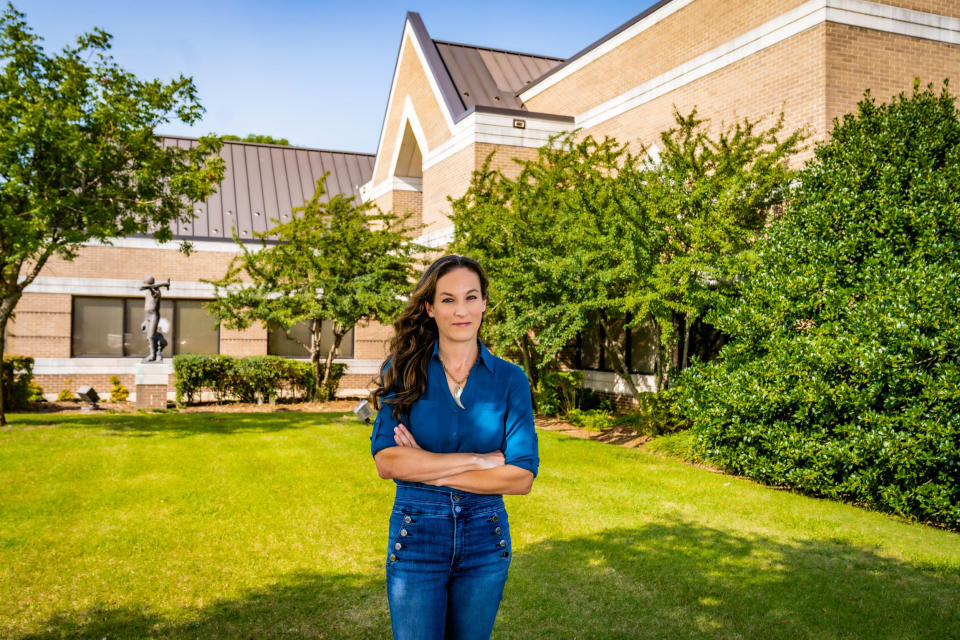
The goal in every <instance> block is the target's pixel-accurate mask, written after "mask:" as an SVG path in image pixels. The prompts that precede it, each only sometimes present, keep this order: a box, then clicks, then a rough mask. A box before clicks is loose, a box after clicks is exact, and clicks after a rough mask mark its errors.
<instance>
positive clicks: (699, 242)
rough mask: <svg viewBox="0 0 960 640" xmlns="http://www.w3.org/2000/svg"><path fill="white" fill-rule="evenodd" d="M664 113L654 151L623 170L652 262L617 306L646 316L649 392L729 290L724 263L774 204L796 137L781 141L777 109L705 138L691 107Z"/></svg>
mask: <svg viewBox="0 0 960 640" xmlns="http://www.w3.org/2000/svg"><path fill="white" fill-rule="evenodd" d="M674 119H675V121H676V123H677V126H675V127H673V128H671V129H669V130H667V131H664V132H663V133H661V134H660V144H661V145H662V147H663V149H662V150H660V151H659V153H658V157H657V158H656V159H654V158H653V157H649V156H648V158H649V161H648V163H647V165H646V168H645V170H643V171H640V172H631V173H625V174H624V179H625V180H627V181H628V182H630V183H632V185H633V190H634V191H636V193H637V194H639V198H640V199H641V200H642V204H641V206H642V207H643V208H644V209H646V210H647V211H648V212H649V218H648V220H649V222H648V224H650V225H651V228H650V229H649V233H648V235H647V240H648V242H649V246H650V256H651V258H652V263H651V269H650V270H649V272H648V276H649V277H648V278H647V279H646V280H643V281H638V282H637V283H636V286H634V287H633V289H632V291H631V293H630V295H629V296H628V299H627V300H626V302H625V304H624V306H623V310H624V311H626V312H630V314H631V315H632V317H633V318H635V319H636V320H635V321H634V323H638V322H642V321H644V320H645V319H647V318H652V319H653V321H654V338H655V349H656V381H657V389H658V390H663V389H665V388H667V387H668V386H669V385H670V380H671V374H672V372H674V371H677V370H680V369H683V368H684V367H686V366H687V363H688V360H689V347H690V337H691V330H692V328H693V327H694V324H695V323H696V322H697V321H698V320H699V319H701V318H702V317H703V316H704V314H705V313H706V312H707V311H708V310H709V309H710V308H712V307H713V306H714V305H715V304H716V303H717V300H718V296H720V295H725V294H727V293H729V289H728V290H727V291H726V292H725V291H724V287H723V285H724V284H729V283H730V282H731V280H730V277H731V276H730V274H731V269H732V267H731V262H732V261H736V260H740V259H741V258H742V255H741V254H743V253H744V252H748V251H749V250H750V249H751V247H753V246H754V245H755V243H756V242H757V241H758V240H759V239H760V238H762V237H763V235H764V233H765V231H764V230H765V228H766V226H767V224H768V223H769V222H770V220H771V219H772V217H773V215H774V214H775V213H776V212H777V211H778V210H779V208H780V207H781V205H782V204H783V200H784V194H785V193H786V190H787V186H788V184H789V182H790V180H791V179H792V178H793V176H794V175H795V171H793V170H791V169H790V167H789V166H788V161H789V159H790V157H791V155H792V154H793V153H795V152H796V151H797V150H798V148H799V145H800V143H801V141H802V140H803V137H804V135H805V133H804V132H803V131H802V130H796V131H793V132H792V133H790V134H788V135H787V136H785V137H782V139H781V136H782V132H783V115H782V114H781V115H780V117H779V118H778V119H777V120H776V122H774V123H773V124H772V125H771V126H769V127H767V128H761V126H760V125H761V121H760V120H749V119H747V118H744V119H743V120H740V121H737V122H735V123H734V124H732V125H728V126H721V127H720V130H719V131H718V132H717V133H716V134H714V135H711V133H710V131H709V126H708V124H709V123H708V121H707V120H704V119H701V118H699V117H698V116H697V111H696V109H694V110H693V111H692V112H691V113H690V114H688V115H683V114H681V113H679V112H678V111H674ZM644 151H645V152H648V151H649V150H647V149H645V150H644Z"/></svg>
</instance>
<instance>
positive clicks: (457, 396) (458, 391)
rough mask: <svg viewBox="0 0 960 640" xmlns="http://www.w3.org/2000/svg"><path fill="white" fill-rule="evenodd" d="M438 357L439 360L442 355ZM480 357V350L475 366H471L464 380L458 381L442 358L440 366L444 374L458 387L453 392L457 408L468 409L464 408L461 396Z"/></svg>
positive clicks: (474, 360)
mask: <svg viewBox="0 0 960 640" xmlns="http://www.w3.org/2000/svg"><path fill="white" fill-rule="evenodd" d="M437 357H438V358H439V357H440V354H437ZM479 357H480V350H479V349H478V350H477V355H476V356H475V357H474V359H473V364H471V365H470V369H467V375H465V376H463V380H457V378H456V377H455V376H454V375H453V374H452V373H450V370H449V369H447V365H445V364H444V363H443V358H440V366H441V367H443V372H444V373H446V374H447V375H448V376H450V379H451V380H453V383H454V384H455V385H456V387H455V388H454V390H453V401H454V402H456V403H457V406H458V407H460V408H461V409H466V407H464V406H463V403H462V402H460V396H461V395H463V388H464V386H466V384H467V378H469V377H470V370H471V369H473V365H474V364H477V358H479Z"/></svg>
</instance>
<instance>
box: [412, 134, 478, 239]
mask: <svg viewBox="0 0 960 640" xmlns="http://www.w3.org/2000/svg"><path fill="white" fill-rule="evenodd" d="M475 166H476V164H475V151H474V145H470V146H468V147H466V148H464V149H461V150H460V151H458V152H456V153H455V154H453V155H452V156H450V157H448V158H446V159H445V160H443V161H442V162H439V163H437V164H435V165H433V166H432V167H429V168H427V169H426V170H424V172H423V222H424V224H425V225H426V227H424V229H423V230H422V231H421V233H430V232H432V231H437V230H439V229H443V228H444V227H448V226H450V213H451V208H450V203H449V202H447V196H448V195H450V196H453V197H454V198H457V197H459V196H461V195H463V193H464V192H465V191H466V190H467V187H468V186H469V185H470V174H471V173H473V169H474V167H475Z"/></svg>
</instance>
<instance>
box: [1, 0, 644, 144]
mask: <svg viewBox="0 0 960 640" xmlns="http://www.w3.org/2000/svg"><path fill="white" fill-rule="evenodd" d="M653 1H654V0H641V1H639V2H634V3H628V2H622V1H620V2H617V1H612V0H593V1H592V2H583V1H582V0H581V1H579V2H574V1H568V0H554V1H553V2H542V1H541V2H509V1H505V0H489V1H486V2H439V1H436V0H431V1H429V2H427V1H419V2H417V0H412V1H407V2H392V1H382V2H380V1H373V2H360V3H350V2H348V1H345V0H339V1H337V2H303V1H300V2H297V1H293V0H276V1H273V2H252V1H247V0H233V1H231V2H226V1H224V0H212V1H204V0H192V1H190V2H187V1H184V0H168V1H167V2H163V3H160V2H142V1H138V0H125V1H122V2H121V1H119V0H84V1H83V2H78V1H77V0H69V1H66V0H15V2H14V5H15V6H16V7H17V9H19V10H20V11H22V12H24V13H26V14H27V21H28V23H29V24H30V25H31V27H32V28H33V30H34V31H35V32H36V33H38V34H39V35H41V36H43V37H44V39H45V42H44V45H45V47H46V48H47V49H48V50H49V49H59V48H60V47H62V46H63V45H64V44H66V43H67V42H70V41H72V40H73V39H74V38H75V37H76V35H77V34H79V33H82V32H85V31H89V30H90V29H91V28H92V27H94V26H98V27H101V28H103V29H105V30H106V31H107V32H108V33H111V34H112V35H113V36H114V41H113V55H114V57H115V59H116V60H117V62H119V63H120V65H121V66H123V67H125V68H127V69H128V70H130V71H133V72H134V73H136V74H137V76H138V77H141V78H147V77H150V78H154V77H157V78H162V79H170V78H172V77H175V76H176V75H178V74H180V73H183V74H185V75H188V76H191V77H193V79H194V81H195V83H196V85H197V89H198V91H199V94H200V100H201V102H202V104H203V106H204V107H205V108H206V110H207V111H206V114H205V116H204V119H203V121H202V122H201V123H200V124H199V125H196V126H194V127H186V126H185V125H183V124H182V123H170V124H169V125H167V126H165V127H164V128H163V130H162V131H161V133H171V134H182V135H201V134H203V133H209V132H215V133H218V134H227V133H233V134H237V135H246V134H247V133H261V134H268V135H272V136H275V137H285V138H288V139H289V140H290V142H291V143H292V144H298V145H303V146H308V147H318V148H323V149H337V150H344V151H367V152H371V153H372V152H374V151H376V146H377V138H378V136H379V133H380V125H381V122H382V120H383V112H384V108H385V107H386V100H387V93H388V92H389V90H390V80H391V77H392V74H393V67H394V63H395V62H396V55H397V48H398V46H399V44H400V34H401V31H402V29H403V19H404V16H405V15H406V12H407V11H417V12H419V13H420V16H421V17H422V18H423V21H424V23H425V24H426V27H427V30H428V31H429V32H430V35H431V36H432V37H434V38H436V39H439V40H450V41H453V42H465V43H469V44H479V45H485V46H489V47H498V48H503V49H512V50H518V51H525V52H529V53H540V54H545V55H553V56H557V57H567V56H570V55H572V54H573V53H576V52H577V51H579V50H580V49H582V48H583V47H585V46H586V45H588V44H590V43H591V42H593V41H594V40H596V39H598V38H600V37H601V36H603V35H605V34H606V33H608V32H610V31H612V30H613V29H615V28H616V27H618V26H619V25H620V24H622V23H624V22H626V21H627V20H629V19H630V18H632V17H633V16H635V15H636V14H638V13H640V12H641V11H643V10H644V9H646V8H647V7H649V6H650V5H651V4H653Z"/></svg>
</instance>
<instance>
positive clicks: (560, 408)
mask: <svg viewBox="0 0 960 640" xmlns="http://www.w3.org/2000/svg"><path fill="white" fill-rule="evenodd" d="M583 391H584V390H583V372H582V371H547V372H546V373H544V375H543V376H542V377H541V379H540V381H539V382H538V383H537V409H538V410H539V411H540V413H542V414H544V415H548V416H556V415H566V414H568V413H569V412H570V411H572V410H573V409H577V408H579V407H580V401H581V400H582V399H583Z"/></svg>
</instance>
